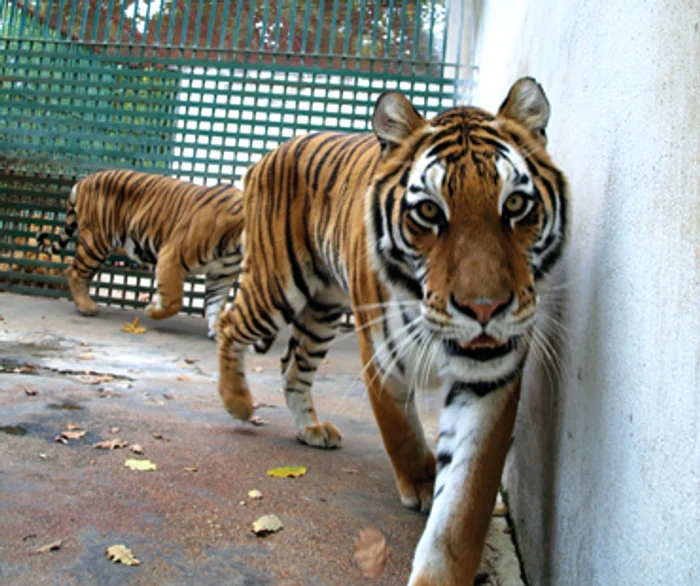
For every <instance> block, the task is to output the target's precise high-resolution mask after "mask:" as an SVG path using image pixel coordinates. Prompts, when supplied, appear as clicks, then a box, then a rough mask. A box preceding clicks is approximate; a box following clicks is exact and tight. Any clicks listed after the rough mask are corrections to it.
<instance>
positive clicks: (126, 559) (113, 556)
mask: <svg viewBox="0 0 700 586" xmlns="http://www.w3.org/2000/svg"><path fill="white" fill-rule="evenodd" d="M105 553H106V554H107V559H108V560H112V561H113V562H114V563H115V564H124V565H125V566H138V565H139V564H140V563H141V562H139V560H137V559H136V558H135V557H134V554H133V553H131V550H130V549H129V548H128V547H127V546H126V545H122V544H119V545H112V546H110V547H105Z"/></svg>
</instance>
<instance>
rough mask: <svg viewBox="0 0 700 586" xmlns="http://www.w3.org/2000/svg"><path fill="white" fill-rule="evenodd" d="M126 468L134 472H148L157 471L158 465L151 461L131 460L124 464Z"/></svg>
mask: <svg viewBox="0 0 700 586" xmlns="http://www.w3.org/2000/svg"><path fill="white" fill-rule="evenodd" d="M124 466H126V467H127V468H131V469H132V470H143V471H147V470H155V469H156V465H155V464H154V463H153V462H151V461H150V460H137V459H135V458H131V459H129V460H127V461H126V462H124Z"/></svg>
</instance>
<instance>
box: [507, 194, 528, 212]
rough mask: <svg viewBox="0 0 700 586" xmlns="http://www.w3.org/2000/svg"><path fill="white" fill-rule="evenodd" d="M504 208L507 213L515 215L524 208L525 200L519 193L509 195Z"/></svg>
mask: <svg viewBox="0 0 700 586" xmlns="http://www.w3.org/2000/svg"><path fill="white" fill-rule="evenodd" d="M504 207H505V208H506V210H507V211H508V212H509V213H511V214H517V213H519V212H521V211H523V209H524V208H525V198H524V197H523V196H522V195H520V194H519V193H511V194H510V195H509V196H508V199H507V200H506V203H505V206H504Z"/></svg>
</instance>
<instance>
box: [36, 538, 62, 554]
mask: <svg viewBox="0 0 700 586" xmlns="http://www.w3.org/2000/svg"><path fill="white" fill-rule="evenodd" d="M57 549H61V540H60V539H59V540H57V541H54V542H53V543H48V544H47V545H42V546H41V547H40V548H39V549H37V550H36V552H37V553H44V552H47V551H56V550H57Z"/></svg>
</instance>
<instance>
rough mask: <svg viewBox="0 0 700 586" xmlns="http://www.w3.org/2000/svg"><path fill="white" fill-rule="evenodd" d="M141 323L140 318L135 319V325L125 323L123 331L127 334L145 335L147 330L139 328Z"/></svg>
mask: <svg viewBox="0 0 700 586" xmlns="http://www.w3.org/2000/svg"><path fill="white" fill-rule="evenodd" d="M139 323H140V320H139V318H138V317H135V318H134V321H133V323H125V324H124V325H123V326H122V329H121V331H122V332H124V333H125V334H143V333H145V332H146V328H144V327H139Z"/></svg>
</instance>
